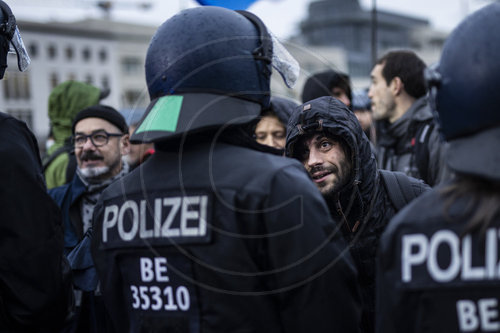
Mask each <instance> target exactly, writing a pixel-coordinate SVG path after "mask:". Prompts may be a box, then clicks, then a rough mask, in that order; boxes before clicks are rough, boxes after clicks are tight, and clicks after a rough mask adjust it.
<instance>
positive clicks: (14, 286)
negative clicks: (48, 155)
mask: <svg viewBox="0 0 500 333" xmlns="http://www.w3.org/2000/svg"><path fill="white" fill-rule="evenodd" d="M0 161H1V162H0V177H1V180H0V183H1V186H0V205H1V208H0V211H1V215H0V216H1V217H0V239H1V241H0V331H1V332H40V331H43V330H44V329H45V330H47V331H48V332H50V331H55V329H56V328H57V327H58V326H61V324H62V323H63V322H64V319H65V317H66V314H67V312H68V311H69V310H70V308H69V307H68V301H71V297H72V296H71V295H72V290H71V282H70V275H69V266H68V264H67V262H65V261H63V260H64V259H63V232H62V224H61V215H60V212H59V209H58V207H57V205H56V204H55V203H54V202H53V201H52V199H51V198H50V196H49V195H48V194H47V189H46V187H45V182H44V180H43V176H42V169H41V163H40V157H39V152H38V145H37V142H36V139H35V137H34V136H33V134H32V133H31V131H30V130H29V129H28V127H27V126H26V124H25V123H23V122H21V121H19V120H17V119H15V118H13V117H11V116H8V115H6V114H4V113H0ZM63 270H64V272H63Z"/></svg>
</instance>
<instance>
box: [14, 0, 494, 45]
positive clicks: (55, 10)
mask: <svg viewBox="0 0 500 333" xmlns="http://www.w3.org/2000/svg"><path fill="white" fill-rule="evenodd" d="M6 1H7V3H8V4H9V5H10V7H11V8H12V10H13V12H14V14H15V15H16V17H18V18H19V19H35V20H50V19H52V20H64V21H71V20H77V19H83V18H88V17H94V18H95V17H100V16H102V13H101V11H99V10H98V9H96V6H95V3H97V2H98V1H97V0H44V1H40V0H10V1H9V0H6ZM311 1H313V0H259V1H257V2H255V3H254V4H253V5H252V6H251V7H250V8H248V10H250V11H252V12H253V13H255V14H257V15H258V16H259V17H261V19H262V20H263V21H264V23H266V25H267V26H268V27H269V28H270V30H271V31H272V32H274V34H275V35H277V36H278V37H279V38H281V39H285V38H287V37H290V36H291V35H293V34H295V33H296V32H297V31H298V23H299V22H300V21H301V20H302V19H304V18H305V17H306V16H307V8H308V5H309V3H310V2H311ZM359 1H360V4H361V6H362V7H363V8H365V9H371V7H372V4H373V2H374V1H375V0H359ZM112 2H115V3H116V6H115V9H114V10H113V12H112V18H113V19H118V20H121V21H123V20H126V21H131V22H135V23H146V24H152V25H155V26H157V25H160V24H161V23H162V22H164V21H165V20H166V19H167V18H168V17H170V16H172V15H173V14H175V13H176V12H178V11H179V10H180V9H183V8H189V7H193V6H196V2H194V1H193V0H115V1H112ZM143 2H149V3H151V4H152V6H151V9H150V10H140V9H139V6H138V4H139V3H143ZM376 2H377V6H378V8H379V9H383V10H387V11H392V12H396V13H398V12H399V13H403V14H409V15H414V16H417V17H420V18H426V19H429V20H430V22H431V24H432V25H433V26H434V27H436V28H437V29H440V30H443V31H450V30H451V29H453V27H454V26H455V25H456V24H457V23H458V22H459V21H460V20H461V19H462V18H463V17H464V15H466V14H467V13H471V12H472V11H474V10H477V9H478V8H480V7H482V6H484V5H486V4H488V3H489V2H491V1H488V0H376Z"/></svg>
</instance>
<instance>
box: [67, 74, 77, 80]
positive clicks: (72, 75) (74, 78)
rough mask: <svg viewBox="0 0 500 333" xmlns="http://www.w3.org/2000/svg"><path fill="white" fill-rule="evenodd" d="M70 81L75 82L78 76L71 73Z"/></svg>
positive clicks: (69, 75)
mask: <svg viewBox="0 0 500 333" xmlns="http://www.w3.org/2000/svg"><path fill="white" fill-rule="evenodd" d="M68 80H70V81H75V80H76V74H75V73H69V74H68Z"/></svg>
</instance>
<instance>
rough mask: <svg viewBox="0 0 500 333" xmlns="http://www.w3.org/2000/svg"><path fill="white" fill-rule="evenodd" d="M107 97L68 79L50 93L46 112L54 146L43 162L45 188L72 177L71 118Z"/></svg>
mask: <svg viewBox="0 0 500 333" xmlns="http://www.w3.org/2000/svg"><path fill="white" fill-rule="evenodd" d="M108 95H109V90H107V89H99V88H97V87H94V86H92V85H90V84H86V83H83V82H78V81H72V80H70V81H66V82H63V83H61V84H59V85H57V86H56V87H55V88H54V89H53V90H52V92H51V93H50V96H49V108H48V109H49V112H48V113H49V118H50V126H51V130H52V133H53V137H54V141H55V143H54V144H53V145H52V146H51V147H50V148H49V150H48V151H47V154H46V156H45V158H44V160H43V168H44V174H45V181H46V183H47V188H48V189H51V188H54V187H57V186H61V185H63V184H66V183H67V182H69V181H70V180H71V178H72V177H73V175H74V172H75V169H76V161H75V158H74V156H73V155H72V148H71V147H72V146H71V143H70V139H71V125H72V123H73V119H74V118H75V115H76V114H77V113H78V112H79V111H81V110H83V109H85V108H87V107H89V106H92V105H96V104H98V103H99V101H100V100H101V99H103V98H105V97H107V96H108Z"/></svg>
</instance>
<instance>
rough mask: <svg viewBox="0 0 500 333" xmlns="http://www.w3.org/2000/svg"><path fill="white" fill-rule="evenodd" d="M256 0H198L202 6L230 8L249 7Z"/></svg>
mask: <svg viewBox="0 0 500 333" xmlns="http://www.w3.org/2000/svg"><path fill="white" fill-rule="evenodd" d="M255 1H256V0H196V2H198V3H199V4H200V5H202V6H218V7H224V8H228V9H247V8H248V7H249V6H250V5H251V4H252V3H254V2H255Z"/></svg>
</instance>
